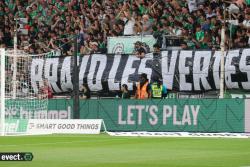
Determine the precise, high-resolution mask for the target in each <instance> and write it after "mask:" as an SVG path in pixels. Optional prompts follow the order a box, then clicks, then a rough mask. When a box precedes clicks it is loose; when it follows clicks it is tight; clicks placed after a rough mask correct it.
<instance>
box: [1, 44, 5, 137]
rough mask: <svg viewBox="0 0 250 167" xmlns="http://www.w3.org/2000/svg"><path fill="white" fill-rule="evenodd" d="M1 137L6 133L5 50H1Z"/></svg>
mask: <svg viewBox="0 0 250 167" xmlns="http://www.w3.org/2000/svg"><path fill="white" fill-rule="evenodd" d="M0 59H1V60H0V77H1V80H0V91H1V92H0V135H1V136H4V134H5V133H4V132H5V49H3V48H0Z"/></svg>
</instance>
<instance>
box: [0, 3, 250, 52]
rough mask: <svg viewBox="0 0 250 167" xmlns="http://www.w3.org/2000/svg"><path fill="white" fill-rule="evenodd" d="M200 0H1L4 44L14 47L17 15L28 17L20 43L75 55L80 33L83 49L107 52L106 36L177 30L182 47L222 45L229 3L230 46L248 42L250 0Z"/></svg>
mask: <svg viewBox="0 0 250 167" xmlns="http://www.w3.org/2000/svg"><path fill="white" fill-rule="evenodd" d="M197 1H198V3H197V4H196V6H197V7H196V8H193V9H191V7H190V6H189V5H188V1H187V0H157V1H156V0H129V1H126V0H1V1H0V46H1V47H13V36H14V26H15V20H14V18H15V17H16V18H28V25H26V26H25V28H26V29H28V31H29V33H28V35H19V36H18V48H19V49H25V50H26V51H28V52H30V53H44V52H48V51H49V50H52V49H58V50H60V51H61V52H62V53H63V55H72V54H73V50H74V47H73V43H72V38H73V37H74V35H75V34H79V36H78V43H79V46H80V47H79V52H80V53H81V54H90V53H99V52H102V53H105V52H106V46H107V37H108V36H122V35H154V36H155V37H156V38H159V39H161V36H162V35H170V36H178V37H179V38H183V39H184V40H183V41H184V42H182V43H181V47H182V49H218V48H220V36H221V35H220V32H221V28H222V25H223V23H224V20H225V19H224V13H223V11H224V9H227V10H226V11H227V12H226V14H225V16H226V20H228V21H227V22H226V37H225V42H226V48H242V47H248V46H249V36H250V7H248V6H250V0H237V1H225V4H226V5H225V6H224V3H223V2H222V1H221V0H209V1H208V0H207V1H206V0H197ZM229 20H231V21H229ZM160 42H161V41H160Z"/></svg>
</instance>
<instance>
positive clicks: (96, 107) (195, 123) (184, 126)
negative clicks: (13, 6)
mask: <svg viewBox="0 0 250 167" xmlns="http://www.w3.org/2000/svg"><path fill="white" fill-rule="evenodd" d="M64 103H68V104H69V102H67V100H62V99H61V100H50V103H49V108H51V109H53V110H55V109H56V108H57V107H55V106H62V105H64ZM58 104H60V105H58ZM71 104H72V102H71ZM249 106H250V105H249ZM80 110H81V111H80V118H81V119H96V118H98V119H103V120H104V122H105V125H106V127H107V130H109V131H189V132H245V101H244V99H163V100H132V99H131V100H121V99H113V100H81V101H80ZM71 111H72V107H71Z"/></svg>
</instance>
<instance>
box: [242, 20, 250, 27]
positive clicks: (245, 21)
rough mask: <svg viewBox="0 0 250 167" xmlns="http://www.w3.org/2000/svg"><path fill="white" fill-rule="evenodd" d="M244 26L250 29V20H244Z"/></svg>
mask: <svg viewBox="0 0 250 167" xmlns="http://www.w3.org/2000/svg"><path fill="white" fill-rule="evenodd" d="M243 25H244V26H245V27H247V28H248V27H250V20H244V21H243Z"/></svg>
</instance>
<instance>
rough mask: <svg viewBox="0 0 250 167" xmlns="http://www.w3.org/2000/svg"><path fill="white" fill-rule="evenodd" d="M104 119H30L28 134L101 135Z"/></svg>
mask: <svg viewBox="0 0 250 167" xmlns="http://www.w3.org/2000/svg"><path fill="white" fill-rule="evenodd" d="M101 125H102V119H30V120H29V122H28V126H27V133H28V134H53V133H59V134H99V133H100V130H101Z"/></svg>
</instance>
